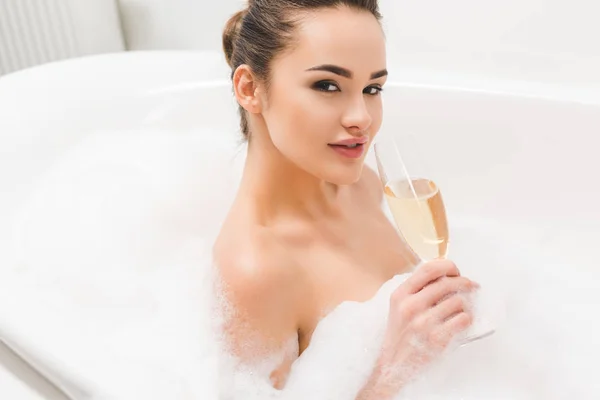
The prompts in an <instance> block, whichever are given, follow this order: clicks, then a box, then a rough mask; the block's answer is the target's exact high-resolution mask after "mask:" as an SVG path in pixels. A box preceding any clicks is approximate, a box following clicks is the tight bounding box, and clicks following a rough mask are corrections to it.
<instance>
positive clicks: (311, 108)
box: [271, 89, 337, 149]
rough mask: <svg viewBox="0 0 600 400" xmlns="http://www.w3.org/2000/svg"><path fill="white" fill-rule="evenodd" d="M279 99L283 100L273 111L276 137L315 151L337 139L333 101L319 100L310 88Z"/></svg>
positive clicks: (273, 133)
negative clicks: (318, 146)
mask: <svg viewBox="0 0 600 400" xmlns="http://www.w3.org/2000/svg"><path fill="white" fill-rule="evenodd" d="M277 98H278V99H280V100H279V101H277V103H273V105H274V107H273V110H272V118H273V119H274V120H276V121H277V123H276V124H273V125H272V128H273V131H272V132H271V133H272V135H274V136H277V137H278V138H279V139H283V140H285V141H286V142H294V143H295V145H297V146H298V147H297V148H302V147H304V146H307V147H311V148H313V149H314V148H315V146H317V145H318V144H319V143H322V144H325V143H327V142H328V141H329V140H331V138H332V137H333V136H335V134H336V130H335V128H336V126H337V125H336V122H337V120H336V111H335V108H334V107H333V105H332V104H331V102H328V101H323V100H324V99H319V96H316V95H315V94H314V93H311V91H310V90H307V89H296V90H295V91H291V92H287V93H278V96H277ZM325 100H326V99H325ZM273 139H274V141H276V140H277V138H275V137H273Z"/></svg>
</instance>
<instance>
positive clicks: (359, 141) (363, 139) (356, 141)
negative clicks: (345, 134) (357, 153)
mask: <svg viewBox="0 0 600 400" xmlns="http://www.w3.org/2000/svg"><path fill="white" fill-rule="evenodd" d="M368 141H369V137H368V136H360V137H355V138H349V139H344V140H340V141H338V142H335V143H330V144H329V145H330V146H349V147H356V146H357V145H363V144H365V143H367V142H368Z"/></svg>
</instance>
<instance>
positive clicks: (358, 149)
mask: <svg viewBox="0 0 600 400" xmlns="http://www.w3.org/2000/svg"><path fill="white" fill-rule="evenodd" d="M329 147H330V148H331V149H333V150H334V151H335V152H336V153H338V154H339V155H341V156H343V157H346V158H360V157H361V156H362V155H363V152H364V150H365V145H364V144H363V143H351V144H330V145H329Z"/></svg>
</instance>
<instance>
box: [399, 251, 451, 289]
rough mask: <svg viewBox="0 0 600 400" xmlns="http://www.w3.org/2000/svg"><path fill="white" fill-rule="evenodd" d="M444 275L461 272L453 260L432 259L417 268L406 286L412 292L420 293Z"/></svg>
mask: <svg viewBox="0 0 600 400" xmlns="http://www.w3.org/2000/svg"><path fill="white" fill-rule="evenodd" d="M443 276H460V272H459V270H458V268H457V267H456V265H455V264H454V263H453V262H452V261H449V260H442V259H440V260H434V261H430V262H428V263H426V264H424V265H422V266H420V267H419V268H417V270H416V271H415V272H414V273H413V274H412V276H411V277H410V278H408V279H407V280H406V287H407V289H408V291H409V292H410V294H414V293H418V292H420V291H421V290H422V289H423V288H424V287H425V286H427V285H429V284H430V283H432V282H434V281H436V280H438V279H439V278H441V277H443Z"/></svg>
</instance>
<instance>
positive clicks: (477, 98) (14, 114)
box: [0, 52, 600, 399]
mask: <svg viewBox="0 0 600 400" xmlns="http://www.w3.org/2000/svg"><path fill="white" fill-rule="evenodd" d="M228 75H229V71H228V69H227V67H226V66H225V65H224V62H223V61H222V59H221V55H220V54H205V53H186V52H139V53H123V54H115V55H103V56H94V57H88V58H83V59H76V60H71V61H66V62H59V63H54V64H48V65H45V66H41V67H37V68H33V69H30V70H25V71H22V72H20V73H17V74H13V75H8V76H5V77H3V78H0V143H1V145H0V221H2V227H3V228H7V227H9V226H10V223H11V221H12V217H13V216H14V210H15V209H16V207H18V206H19V205H21V204H23V202H24V201H25V200H26V199H27V198H28V197H29V196H30V195H31V189H32V188H33V187H34V186H35V184H36V179H38V178H39V177H40V176H42V174H43V173H44V172H45V171H47V170H48V169H49V168H50V167H51V166H53V165H54V163H56V162H57V160H59V159H60V157H61V155H64V154H66V152H67V151H68V150H69V149H70V148H72V147H73V146H75V145H77V144H78V143H80V142H81V141H82V139H83V138H85V137H86V136H87V135H90V134H93V133H95V132H98V131H102V130H107V131H108V130H126V129H134V130H136V129H138V130H139V129H140V128H143V129H163V130H169V131H172V132H173V133H174V134H176V133H177V132H189V131H195V130H198V129H200V128H202V129H204V128H207V129H209V130H212V132H213V133H214V132H221V133H222V135H216V136H215V135H212V136H210V137H207V138H206V141H207V144H208V143H210V145H207V146H206V147H207V149H210V148H211V147H213V146H214V147H219V146H221V147H223V146H224V147H227V146H235V145H236V141H237V140H238V139H239V134H238V130H237V127H238V117H237V109H236V107H235V104H234V102H233V98H232V94H231V89H230V86H229V82H228ZM384 99H385V100H384V101H385V121H384V126H383V128H382V129H385V130H391V131H395V130H410V131H413V132H415V133H417V134H418V135H417V136H418V139H419V141H420V142H421V144H422V146H423V148H424V149H427V152H428V153H429V159H430V162H429V163H430V164H431V167H432V168H433V169H434V170H435V171H436V176H437V180H438V183H439V185H440V186H441V187H442V190H443V192H444V196H445V201H446V203H447V207H448V210H449V216H450V222H451V224H452V223H456V224H476V225H480V226H482V227H485V229H490V230H495V229H498V230H503V231H504V232H513V233H514V238H521V239H520V241H519V243H521V244H522V246H523V247H532V248H536V250H537V251H541V252H544V253H545V254H548V255H551V256H552V257H555V258H557V259H561V260H564V261H565V262H567V263H568V265H569V268H570V271H571V272H572V273H575V274H577V273H578V271H581V272H583V271H585V272H586V273H587V274H589V276H591V277H593V278H592V279H591V280H590V279H588V280H587V281H586V282H585V284H583V285H582V287H583V288H585V289H587V290H592V289H594V288H597V287H599V286H596V284H597V282H598V281H597V280H596V278H598V277H599V276H600V272H598V273H595V269H596V268H595V265H594V264H593V263H591V262H590V260H594V256H595V255H596V251H595V248H596V246H597V242H598V240H599V239H600V208H599V207H598V204H600V185H599V182H600V179H599V177H598V174H599V172H600V159H599V158H598V152H599V150H598V149H599V148H600V135H599V134H600V93H593V92H592V93H590V92H587V91H585V90H582V89H575V88H570V87H559V86H556V87H554V86H548V85H544V86H540V85H535V84H533V83H528V82H500V81H493V80H489V81H481V80H480V81H473V80H470V79H468V77H459V76H427V75H423V74H420V73H418V72H415V71H402V70H397V71H396V70H394V71H391V75H390V82H389V83H388V84H387V86H386V90H385V93H384ZM372 161H373V159H372V154H371V155H370V158H369V162H370V163H372ZM224 209H225V208H223V209H219V212H218V213H217V214H218V215H220V214H219V213H222V212H223V210H224ZM218 215H217V216H218ZM10 235H12V233H11V231H10V230H8V229H2V230H0V239H3V243H5V244H6V243H9V242H10V241H9V240H10V239H11V236H10ZM515 240H517V239H515ZM0 249H2V247H1V246H0ZM4 250H8V249H6V248H5V249H4ZM59 250H60V249H59ZM5 267H7V266H0V279H1V273H2V268H5ZM0 295H1V294H0ZM13 301H14V304H15V307H18V304H19V299H13ZM599 307H600V305H599ZM590 324H592V323H590ZM594 324H595V323H594ZM17 331H18V330H17ZM1 333H2V331H1V330H0V334H1ZM17 339H18V338H17ZM0 354H2V353H0ZM0 358H1V357H0ZM4 363H5V364H7V363H8V362H7V361H6V360H5V361H4ZM1 364H2V360H0V365H1ZM20 380H27V376H25V375H22V376H20ZM20 380H16V379H14V377H12V375H11V374H8V373H7V372H6V371H5V370H3V369H2V368H0V397H1V398H5V397H6V398H19V399H21V398H23V399H26V398H31V399H35V398H38V397H37V396H38V395H37V394H35V393H34V392H33V391H31V390H29V389H26V387H25V386H23V384H22V382H20ZM10 382H12V383H10ZM5 393H8V394H10V396H5ZM17 394H18V395H17ZM20 396H22V397H20ZM28 396H29V397H28ZM47 396H48V398H53V397H51V396H50V395H49V394H47ZM56 398H58V397H56Z"/></svg>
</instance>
